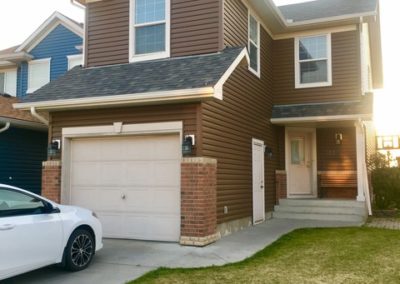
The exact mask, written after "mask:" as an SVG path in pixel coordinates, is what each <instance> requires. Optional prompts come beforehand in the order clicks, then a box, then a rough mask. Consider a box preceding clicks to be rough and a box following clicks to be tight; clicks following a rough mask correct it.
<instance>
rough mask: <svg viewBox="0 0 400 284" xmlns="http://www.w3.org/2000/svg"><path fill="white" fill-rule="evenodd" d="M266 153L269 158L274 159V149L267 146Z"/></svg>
mask: <svg viewBox="0 0 400 284" xmlns="http://www.w3.org/2000/svg"><path fill="white" fill-rule="evenodd" d="M264 151H265V155H267V157H268V158H270V159H272V156H273V153H272V148H271V147H268V146H265V149H264Z"/></svg>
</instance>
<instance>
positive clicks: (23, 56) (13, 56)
mask: <svg viewBox="0 0 400 284" xmlns="http://www.w3.org/2000/svg"><path fill="white" fill-rule="evenodd" d="M32 58H33V56H32V55H30V54H29V53H27V52H25V51H19V52H13V53H9V54H2V55H0V63H1V62H4V64H5V65H6V64H7V62H8V63H9V64H8V65H10V63H11V64H13V63H18V62H21V61H29V60H31V59H32Z"/></svg>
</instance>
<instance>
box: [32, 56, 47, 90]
mask: <svg viewBox="0 0 400 284" xmlns="http://www.w3.org/2000/svg"><path fill="white" fill-rule="evenodd" d="M41 63H48V64H49V74H48V78H49V80H48V81H49V82H50V73H51V58H43V59H36V60H31V61H29V62H28V89H27V91H26V93H27V94H29V93H33V92H34V91H36V90H37V89H39V88H37V89H33V88H32V87H31V86H30V84H31V74H32V73H31V68H30V67H31V66H32V65H35V64H41Z"/></svg>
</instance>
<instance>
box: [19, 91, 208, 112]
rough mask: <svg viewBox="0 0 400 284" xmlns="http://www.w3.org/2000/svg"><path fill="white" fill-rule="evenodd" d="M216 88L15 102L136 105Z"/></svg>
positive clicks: (200, 95)
mask: <svg viewBox="0 0 400 284" xmlns="http://www.w3.org/2000/svg"><path fill="white" fill-rule="evenodd" d="M213 96H214V89H213V88H211V87H206V88H197V89H184V90H172V91H160V92H147V93H137V94H126V95H115V96H98V97H91V98H79V99H66V100H53V101H42V102H30V103H15V104H13V107H14V108H15V109H22V110H29V109H30V108H31V107H34V108H36V109H37V110H57V109H58V110H59V109H76V108H91V107H106V106H110V107H112V106H123V105H136V104H145V103H152V102H168V101H182V100H184V101H190V100H200V99H205V98H212V97H213Z"/></svg>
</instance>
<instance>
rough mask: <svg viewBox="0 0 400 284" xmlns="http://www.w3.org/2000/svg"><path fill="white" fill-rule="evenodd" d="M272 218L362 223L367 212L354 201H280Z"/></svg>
mask: <svg viewBox="0 0 400 284" xmlns="http://www.w3.org/2000/svg"><path fill="white" fill-rule="evenodd" d="M273 217H274V218H280V219H304V220H326V221H341V222H358V223H362V222H364V221H365V220H366V218H367V210H366V207H365V203H364V202H358V201H355V200H326V199H325V200H324V199H322V200H321V199H281V200H280V201H279V205H277V206H275V212H273Z"/></svg>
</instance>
